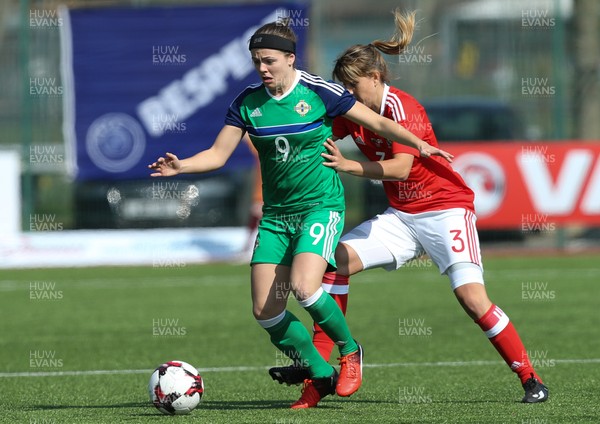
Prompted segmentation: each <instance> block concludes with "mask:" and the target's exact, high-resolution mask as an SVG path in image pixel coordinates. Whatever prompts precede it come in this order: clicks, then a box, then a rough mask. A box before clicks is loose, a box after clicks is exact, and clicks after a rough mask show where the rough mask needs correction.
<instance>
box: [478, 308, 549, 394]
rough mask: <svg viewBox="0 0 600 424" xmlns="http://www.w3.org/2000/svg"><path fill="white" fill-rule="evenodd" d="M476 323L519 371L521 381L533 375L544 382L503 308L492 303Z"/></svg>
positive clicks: (509, 363) (516, 370)
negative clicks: (530, 360)
mask: <svg viewBox="0 0 600 424" xmlns="http://www.w3.org/2000/svg"><path fill="white" fill-rule="evenodd" d="M475 323H476V324H478V325H479V326H480V327H481V329H482V330H483V331H484V332H485V335H486V336H487V337H488V339H490V342H491V343H492V344H493V345H494V347H495V348H496V350H497V351H498V353H499V354H500V355H501V356H502V358H503V359H504V361H505V362H506V363H507V364H508V366H509V367H510V368H511V369H512V370H513V371H514V372H516V373H517V375H518V376H519V379H520V380H521V383H525V382H526V381H527V380H528V379H529V378H530V377H531V376H532V375H533V377H535V378H537V379H538V381H539V382H540V383H541V382H542V380H541V378H540V377H539V376H538V375H537V373H536V372H535V370H534V369H533V367H532V366H531V363H530V362H529V357H528V356H527V351H526V350H525V346H523V342H522V341H521V338H520V337H519V334H518V333H517V330H516V329H515V327H514V326H513V325H512V323H511V322H510V320H509V319H508V317H507V316H506V314H505V313H504V312H503V311H502V309H500V308H499V307H497V306H496V305H492V306H491V307H490V309H489V310H488V311H487V312H486V313H485V314H483V316H482V317H481V318H479V320H477V321H475Z"/></svg>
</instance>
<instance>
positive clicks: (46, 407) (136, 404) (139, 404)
mask: <svg viewBox="0 0 600 424" xmlns="http://www.w3.org/2000/svg"><path fill="white" fill-rule="evenodd" d="M148 406H152V405H151V404H150V403H148V402H128V403H117V404H112V405H110V404H105V405H33V406H30V407H29V408H27V409H28V410H30V411H52V410H60V409H113V408H145V407H148Z"/></svg>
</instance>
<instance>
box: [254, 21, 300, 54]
mask: <svg viewBox="0 0 600 424" xmlns="http://www.w3.org/2000/svg"><path fill="white" fill-rule="evenodd" d="M290 23H291V20H290V19H289V18H285V19H278V20H277V21H275V22H269V23H268V24H264V25H263V26H261V27H260V28H259V29H257V30H256V31H254V34H253V35H252V36H253V37H254V36H255V35H258V34H270V35H277V36H278V37H281V38H285V39H286V40H289V41H291V42H293V43H296V42H297V41H298V40H297V37H296V33H295V32H294V30H293V29H292V28H291V27H290ZM286 54H289V53H287V52H286Z"/></svg>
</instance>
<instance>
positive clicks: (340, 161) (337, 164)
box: [321, 138, 348, 172]
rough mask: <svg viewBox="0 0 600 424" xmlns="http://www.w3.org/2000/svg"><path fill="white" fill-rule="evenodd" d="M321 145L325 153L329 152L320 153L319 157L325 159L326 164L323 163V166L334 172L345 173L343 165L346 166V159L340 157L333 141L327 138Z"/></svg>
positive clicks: (340, 154) (342, 156)
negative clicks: (325, 150)
mask: <svg viewBox="0 0 600 424" xmlns="http://www.w3.org/2000/svg"><path fill="white" fill-rule="evenodd" d="M323 145H324V146H325V148H326V149H327V151H329V154H327V153H321V156H322V157H324V158H325V159H327V162H323V165H325V166H327V167H329V168H333V169H335V170H336V171H341V172H345V171H346V166H345V165H346V164H347V162H348V159H346V158H345V157H344V155H342V152H340V149H339V148H338V146H337V145H336V144H335V141H333V140H332V139H330V138H328V139H327V141H326V142H325V143H323Z"/></svg>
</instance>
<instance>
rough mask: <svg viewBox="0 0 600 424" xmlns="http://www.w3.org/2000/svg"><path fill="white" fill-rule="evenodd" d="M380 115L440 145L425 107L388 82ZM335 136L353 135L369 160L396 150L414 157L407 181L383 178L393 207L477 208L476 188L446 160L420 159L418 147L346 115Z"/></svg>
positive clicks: (407, 209)
mask: <svg viewBox="0 0 600 424" xmlns="http://www.w3.org/2000/svg"><path fill="white" fill-rule="evenodd" d="M380 114H381V115H383V116H385V117H386V118H389V119H392V120H393V121H396V122H398V123H399V124H401V125H402V126H403V127H405V128H406V129H407V130H409V131H410V132H412V133H413V134H414V135H416V136H417V137H419V138H420V139H421V140H425V141H426V142H428V143H429V144H431V145H432V146H436V147H437V146H438V143H437V140H436V138H435V134H434V133H433V129H432V128H431V123H430V122H429V118H427V114H426V113H425V109H424V108H423V106H421V104H419V102H417V100H416V99H415V98H414V97H412V96H411V95H409V94H408V93H405V92H404V91H402V90H399V89H397V88H395V87H389V86H387V85H386V86H385V88H384V93H383V101H382V105H381V109H380ZM333 135H334V136H336V137H338V138H344V137H346V136H347V135H350V136H352V138H353V139H354V142H355V143H356V145H357V146H358V148H359V149H360V150H361V151H362V153H363V154H364V155H365V156H366V157H367V158H369V160H373V161H378V160H385V159H391V158H392V157H393V156H394V155H395V154H397V153H408V154H411V155H413V156H415V158H414V160H413V165H412V168H411V170H410V173H409V175H408V178H407V179H406V180H405V181H393V180H384V181H383V188H384V189H385V193H386V195H387V198H388V201H389V204H390V206H392V207H394V208H396V209H398V210H399V211H402V212H407V213H419V212H427V211H437V210H443V209H450V208H465V209H468V210H471V211H474V209H475V208H474V206H473V199H474V194H473V191H472V190H471V189H470V188H469V187H468V186H467V185H466V184H465V182H464V180H463V179H462V177H461V176H460V175H459V174H458V173H457V172H456V171H454V170H453V169H452V167H451V166H450V164H449V163H448V162H447V161H446V160H445V159H442V158H440V157H438V156H432V157H430V158H421V157H420V156H419V152H418V151H417V149H415V148H412V147H408V146H404V145H402V144H398V143H393V142H391V141H389V140H387V139H385V138H384V137H382V136H379V135H377V134H375V133H373V132H372V131H369V130H368V129H366V128H364V127H361V126H360V125H358V124H355V123H354V122H352V121H350V120H348V119H346V118H343V117H337V118H335V120H334V121H333Z"/></svg>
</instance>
